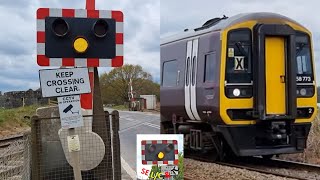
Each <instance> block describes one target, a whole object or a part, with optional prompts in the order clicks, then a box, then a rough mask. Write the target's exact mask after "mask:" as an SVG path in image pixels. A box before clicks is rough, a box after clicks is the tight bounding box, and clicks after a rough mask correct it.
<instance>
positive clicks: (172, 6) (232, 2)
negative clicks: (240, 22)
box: [160, 0, 320, 84]
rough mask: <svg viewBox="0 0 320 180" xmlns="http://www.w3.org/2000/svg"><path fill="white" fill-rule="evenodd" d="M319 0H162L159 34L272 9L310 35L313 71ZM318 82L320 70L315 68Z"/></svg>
mask: <svg viewBox="0 0 320 180" xmlns="http://www.w3.org/2000/svg"><path fill="white" fill-rule="evenodd" d="M319 6H320V1H319V0H308V1H305V0H304V1H301V0H237V1H236V0H223V1H221V0H219V1H217V0H183V1H182V0H161V11H160V18H161V23H160V24H161V26H160V34H161V37H165V36H168V35H172V34H175V33H176V32H182V31H183V30H184V29H186V28H194V27H200V26H201V25H202V24H203V23H204V22H206V21H207V20H208V19H211V18H214V17H222V16H223V15H226V16H228V17H231V16H233V15H236V14H239V13H246V12H274V13H279V14H282V15H285V16H287V17H290V18H292V19H294V20H296V21H297V22H299V23H300V24H302V25H304V26H305V27H307V28H308V29H309V30H310V31H311V32H312V34H313V45H314V52H315V60H316V71H317V70H319V69H320V62H319V61H318V59H319V56H320V44H319V42H320V26H319V22H320V15H319V11H320V10H319ZM317 77H318V78H317V82H318V84H319V82H320V72H319V71H317Z"/></svg>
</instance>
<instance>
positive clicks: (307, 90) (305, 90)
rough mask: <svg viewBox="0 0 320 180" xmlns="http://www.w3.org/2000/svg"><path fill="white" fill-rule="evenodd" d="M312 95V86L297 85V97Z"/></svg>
mask: <svg viewBox="0 0 320 180" xmlns="http://www.w3.org/2000/svg"><path fill="white" fill-rule="evenodd" d="M313 95H314V86H297V97H300V98H305V97H312V96H313Z"/></svg>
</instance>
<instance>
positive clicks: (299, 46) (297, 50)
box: [296, 43, 306, 57]
mask: <svg viewBox="0 0 320 180" xmlns="http://www.w3.org/2000/svg"><path fill="white" fill-rule="evenodd" d="M304 46H306V44H305V43H299V45H298V46H297V47H298V49H296V57H298V55H299V54H300V53H301V51H302V50H303V48H304Z"/></svg>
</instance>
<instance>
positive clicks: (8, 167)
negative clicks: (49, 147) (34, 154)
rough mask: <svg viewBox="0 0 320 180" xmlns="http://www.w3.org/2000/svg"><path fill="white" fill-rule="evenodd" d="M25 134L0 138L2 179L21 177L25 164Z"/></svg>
mask: <svg viewBox="0 0 320 180" xmlns="http://www.w3.org/2000/svg"><path fill="white" fill-rule="evenodd" d="M23 145H24V135H15V136H10V137H5V138H2V139H0V179H12V180H13V179H21V178H22V176H21V172H22V171H23V165H24V161H23V160H24V146H23Z"/></svg>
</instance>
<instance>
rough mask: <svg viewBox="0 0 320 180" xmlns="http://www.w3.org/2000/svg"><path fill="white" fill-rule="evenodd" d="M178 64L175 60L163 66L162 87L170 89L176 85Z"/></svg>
mask: <svg viewBox="0 0 320 180" xmlns="http://www.w3.org/2000/svg"><path fill="white" fill-rule="evenodd" d="M177 74H178V63H177V61H176V60H172V61H167V62H164V64H163V70H162V86H164V87H172V86H176V85H177Z"/></svg>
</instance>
